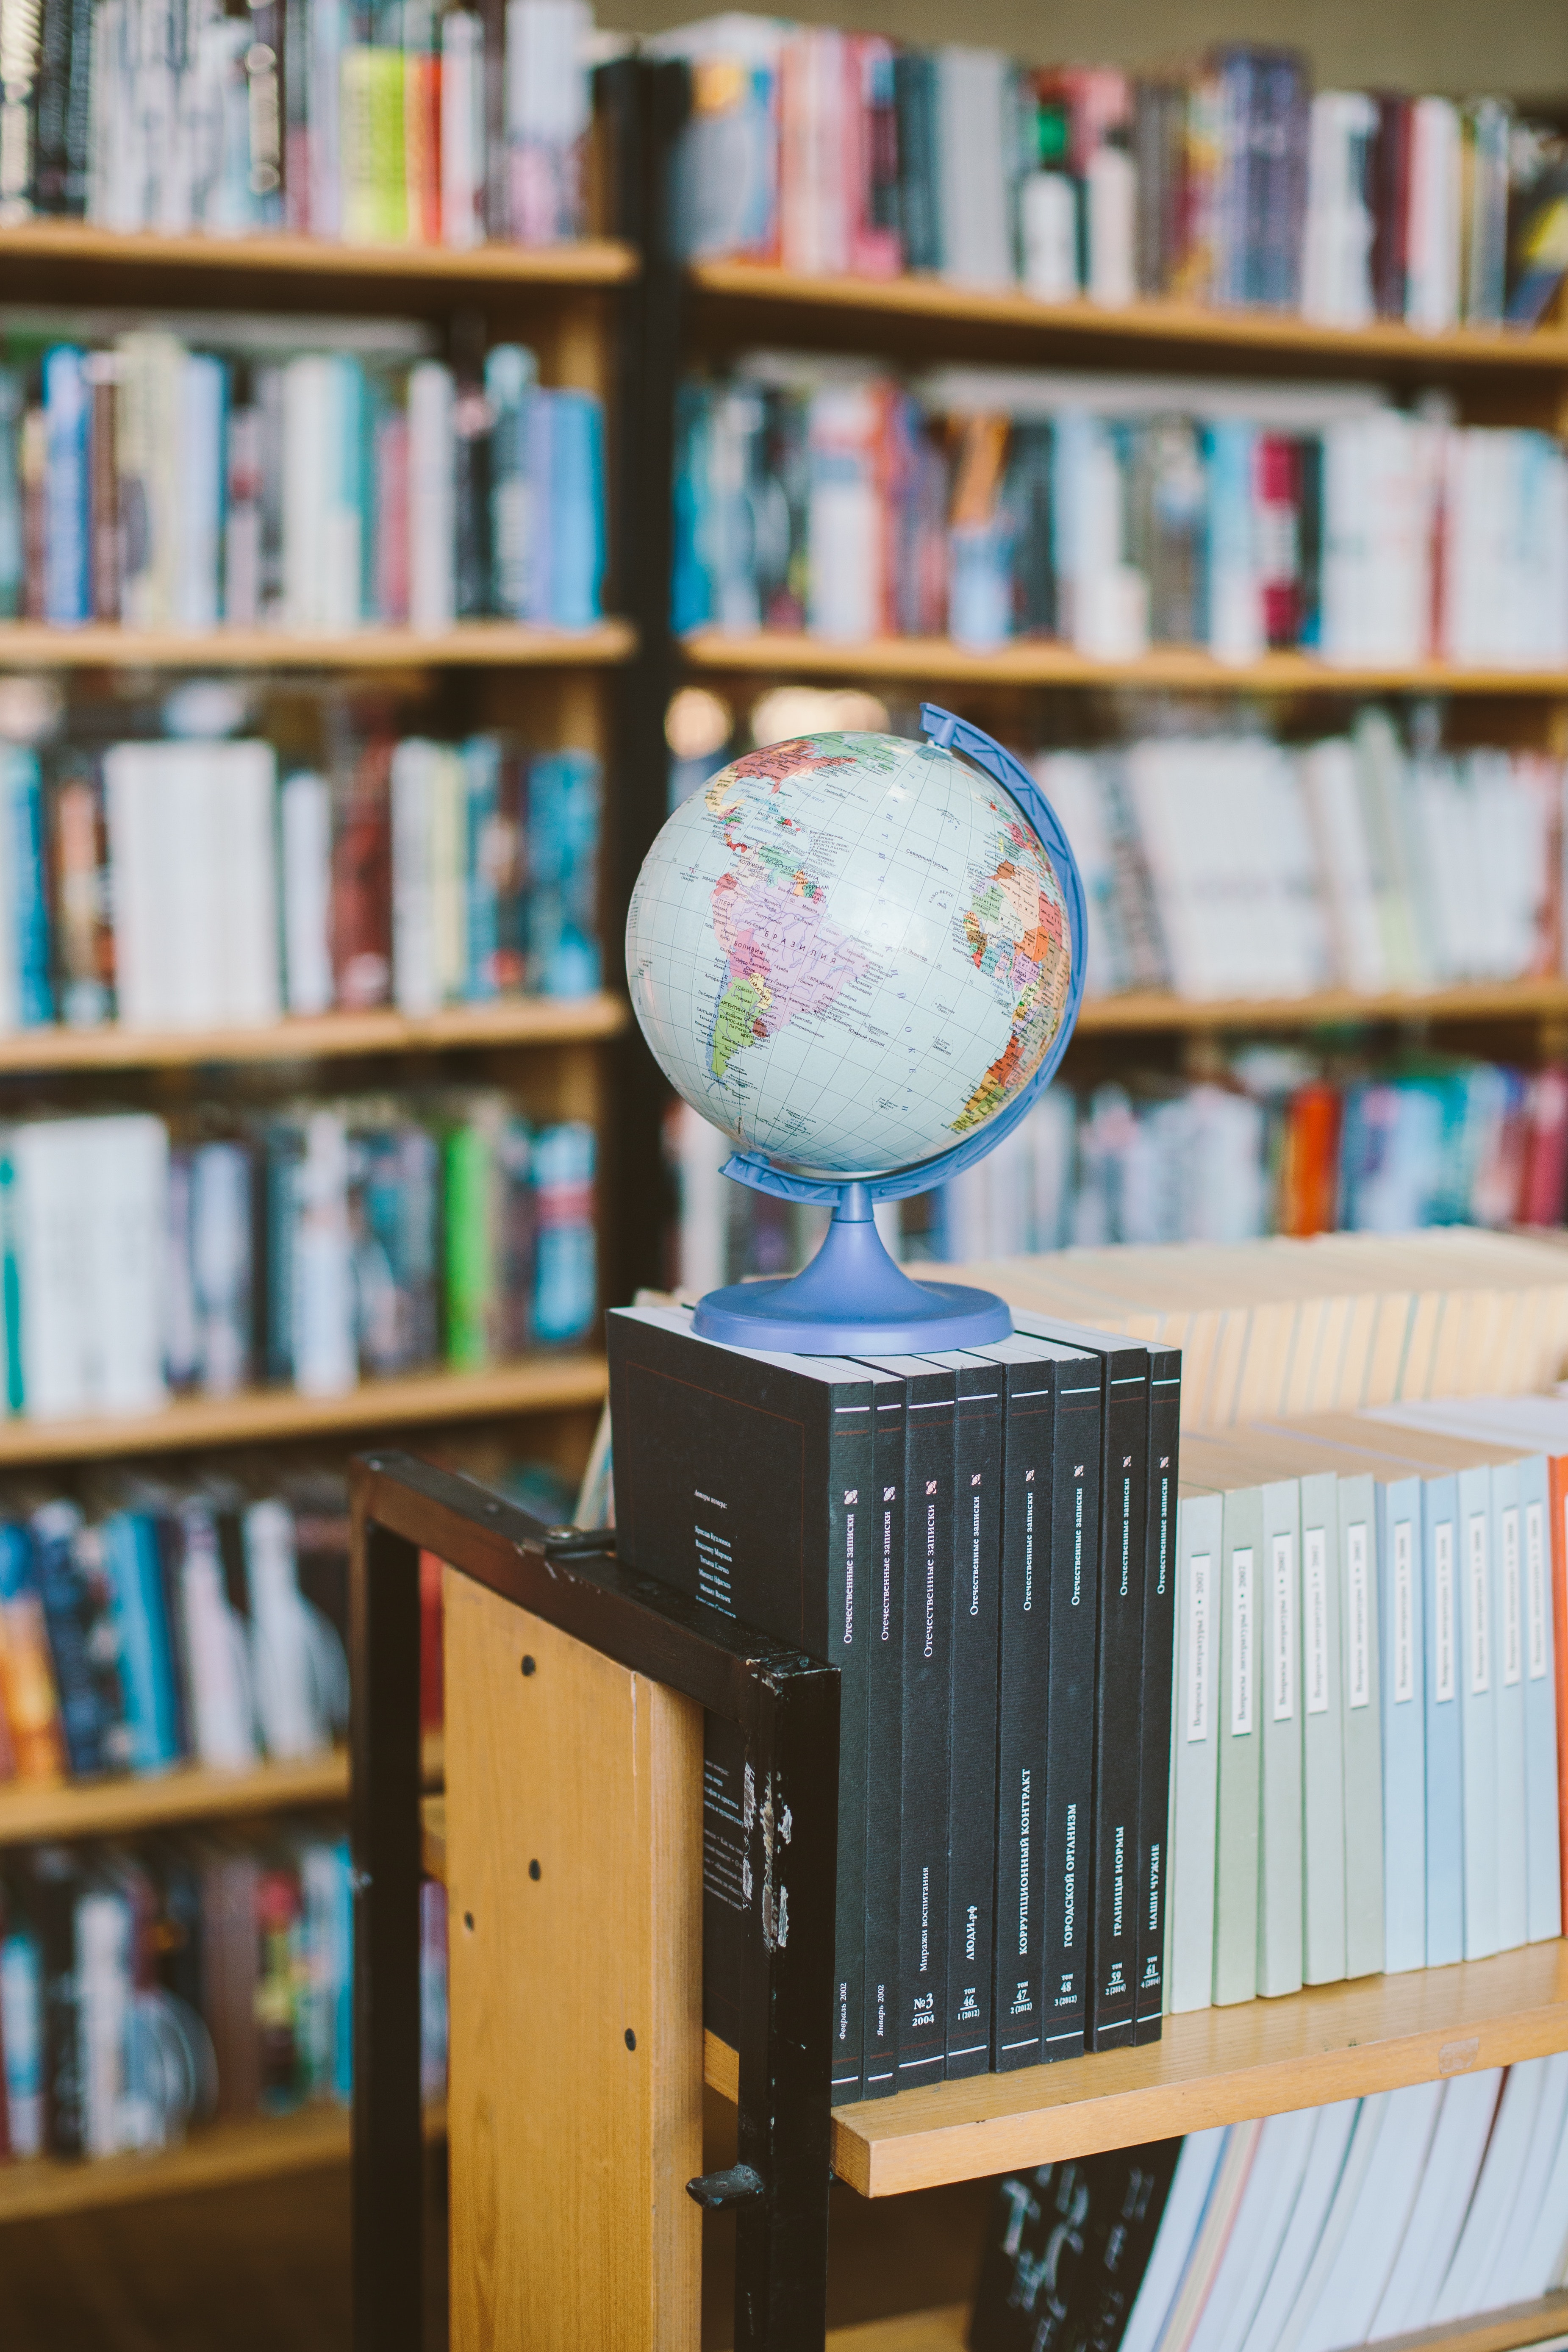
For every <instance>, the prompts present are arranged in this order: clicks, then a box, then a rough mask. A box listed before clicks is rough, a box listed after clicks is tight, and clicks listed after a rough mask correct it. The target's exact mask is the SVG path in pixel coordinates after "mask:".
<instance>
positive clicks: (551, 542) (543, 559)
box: [523, 392, 560, 624]
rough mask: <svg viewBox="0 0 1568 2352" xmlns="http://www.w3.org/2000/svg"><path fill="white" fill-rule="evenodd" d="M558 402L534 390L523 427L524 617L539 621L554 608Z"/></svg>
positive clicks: (551, 395)
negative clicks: (525, 507) (526, 521)
mask: <svg viewBox="0 0 1568 2352" xmlns="http://www.w3.org/2000/svg"><path fill="white" fill-rule="evenodd" d="M559 404H560V394H558V393H553V392H541V393H536V394H535V395H534V397H533V398H532V399H531V401H530V402H529V404H528V413H527V417H526V421H525V425H524V428H523V429H524V435H525V439H526V443H527V450H528V512H529V521H530V526H531V528H530V531H529V541H528V555H527V562H526V572H527V588H526V592H525V595H524V609H523V618H524V619H525V620H528V621H532V622H535V623H540V624H542V623H547V622H549V621H551V620H552V619H553V618H554V611H555V592H554V586H553V574H554V569H555V563H554V558H555V495H554V493H555V478H554V461H553V458H552V449H553V446H554V441H555V419H556V414H557V410H558V407H559Z"/></svg>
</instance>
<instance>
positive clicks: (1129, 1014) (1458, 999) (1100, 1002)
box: [1075, 978, 1568, 1036]
mask: <svg viewBox="0 0 1568 2352" xmlns="http://www.w3.org/2000/svg"><path fill="white" fill-rule="evenodd" d="M1564 1012H1568V980H1560V979H1555V978H1552V979H1542V980H1509V981H1478V982H1474V983H1463V984H1459V985H1456V986H1454V987H1451V988H1432V989H1411V990H1396V989H1384V990H1380V991H1378V992H1376V993H1375V994H1369V995H1361V994H1358V993H1357V992H1356V991H1355V990H1353V989H1349V988H1333V989H1323V990H1321V991H1319V992H1318V993H1317V994H1315V995H1312V996H1278V997H1276V996H1270V997H1245V996H1237V997H1225V998H1203V997H1190V996H1171V995H1166V994H1165V993H1163V992H1154V991H1148V992H1145V991H1138V992H1129V993H1128V994H1126V995H1122V996H1091V997H1089V998H1087V999H1086V1000H1085V1002H1084V1003H1083V1004H1082V1006H1081V1007H1080V1008H1079V1016H1078V1030H1079V1031H1080V1032H1082V1033H1083V1034H1092V1035H1096V1036H1108V1035H1116V1034H1138V1033H1139V1032H1143V1033H1146V1034H1163V1033H1167V1032H1180V1031H1184V1030H1193V1029H1214V1030H1224V1029H1310V1028H1318V1027H1340V1026H1342V1025H1347V1024H1352V1023H1357V1022H1371V1021H1485V1020H1493V1019H1503V1020H1507V1019H1510V1018H1512V1019H1520V1018H1528V1017H1531V1016H1534V1015H1539V1014H1543V1013H1564ZM1075 1034H1076V1033H1075Z"/></svg>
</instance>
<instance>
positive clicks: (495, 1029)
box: [0, 991, 631, 1076]
mask: <svg viewBox="0 0 1568 2352" xmlns="http://www.w3.org/2000/svg"><path fill="white" fill-rule="evenodd" d="M630 1018H631V1012H630V1007H629V1006H628V1005H627V1004H626V1002H625V1000H624V999H623V998H621V997H618V996H613V995H611V994H610V993H609V992H607V991H602V992H600V993H599V994H597V995H595V996H583V997H552V996H514V997H500V998H497V999H495V1000H493V1001H492V1002H490V1003H484V1004H462V1005H453V1006H451V1007H449V1008H448V1009H447V1010H446V1011H445V1012H441V1013H427V1014H418V1015H416V1014H411V1013H396V1012H392V1011H387V1012H375V1013H319V1014H315V1015H310V1016H306V1015H298V1016H296V1017H294V1018H292V1019H289V1020H284V1021H279V1022H274V1023H270V1024H268V1025H267V1026H265V1027H263V1028H257V1029H156V1030H153V1029H132V1028H126V1027H122V1026H121V1024H119V1023H117V1022H108V1023H105V1024H104V1025H103V1026H102V1027H101V1028H96V1029H68V1028H66V1027H64V1026H62V1025H60V1024H50V1025H48V1026H47V1027H40V1028H37V1029H13V1030H9V1031H7V1032H5V1033H4V1034H0V1076H5V1075H9V1074H11V1073H13V1072H18V1071H20V1072H32V1071H53V1070H132V1069H178V1068H185V1067H188V1066H193V1065H195V1064H199V1063H226V1062H236V1063H238V1062H310V1061H335V1060H341V1059H342V1058H343V1057H345V1056H348V1055H358V1054H366V1055H369V1054H432V1053H435V1054H438V1053H446V1052H449V1051H451V1050H453V1049H456V1048H463V1049H465V1050H467V1049H470V1048H473V1049H483V1048H484V1047H487V1046H508V1045H575V1044H580V1043H592V1042H594V1041H595V1040H597V1039H600V1038H608V1037H618V1036H619V1035H620V1034H622V1032H623V1031H624V1030H625V1029H626V1025H627V1023H628V1022H629V1020H630Z"/></svg>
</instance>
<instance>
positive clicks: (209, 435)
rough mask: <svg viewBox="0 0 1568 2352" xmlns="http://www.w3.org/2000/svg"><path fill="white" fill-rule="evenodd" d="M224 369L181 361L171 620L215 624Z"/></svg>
mask: <svg viewBox="0 0 1568 2352" xmlns="http://www.w3.org/2000/svg"><path fill="white" fill-rule="evenodd" d="M226 381H227V379H226V371H225V368H224V364H223V362H222V361H221V360H217V359H214V358H212V357H211V356H210V355H209V354H208V353H206V352H187V353H186V354H185V356H184V359H183V361H182V362H181V363H180V373H179V401H180V451H181V465H180V470H179V477H178V478H179V504H178V509H177V521H176V529H177V532H178V546H177V551H176V556H175V567H176V568H175V583H174V625H175V627H176V628H181V629H216V626H217V622H218V593H219V582H220V579H221V577H222V548H223V506H224V432H225V426H226V421H227V418H226V407H227V403H226Z"/></svg>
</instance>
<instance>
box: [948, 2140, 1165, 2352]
mask: <svg viewBox="0 0 1568 2352" xmlns="http://www.w3.org/2000/svg"><path fill="white" fill-rule="evenodd" d="M1181 2152H1182V2142H1181V2141H1180V2140H1179V2139H1162V2140H1153V2141H1151V2142H1149V2143H1148V2144H1147V2145H1145V2146H1144V2147H1119V2148H1113V2149H1111V2150H1110V2151H1109V2152H1108V2153H1107V2154H1105V2155H1103V2156H1090V2157H1079V2158H1071V2159H1069V2160H1068V2162H1067V2163H1066V2164H1042V2165H1040V2166H1039V2167H1038V2168H1037V2169H1036V2170H1035V2171H1033V2172H1030V2173H1010V2174H1008V2175H1007V2176H1006V2177H1005V2179H1002V2180H1000V2181H998V2183H997V2197H996V2204H995V2207H994V2212H993V2217H992V2221H991V2223H990V2226H989V2228H988V2230H987V2231H986V2238H985V2251H984V2254H983V2255H982V2257H981V2263H980V2278H979V2283H978V2284H977V2286H976V2288H975V2294H974V2311H973V2316H972V2318H971V2320H970V2323H969V2337H968V2342H969V2352H1116V2347H1118V2345H1120V2343H1121V2339H1122V2336H1124V2334H1125V2333H1126V2329H1127V2323H1128V2321H1129V2320H1130V2319H1131V2316H1132V2306H1133V2305H1134V2304H1135V2303H1136V2301H1137V2299H1138V2290H1139V2288H1140V2287H1141V2286H1142V2284H1143V2279H1144V2274H1145V2273H1146V2272H1147V2270H1148V2268H1149V2263H1150V2258H1151V2256H1152V2253H1153V2251H1154V2241H1155V2239H1156V2238H1157V2237H1158V2236H1159V2233H1160V2223H1161V2221H1162V2220H1163V2217H1164V2211H1165V2203H1166V2200H1167V2199H1168V2197H1169V2196H1170V2193H1171V2182H1172V2179H1173V2176H1174V2173H1175V2169H1176V2161H1177V2158H1179V2157H1180V2155H1181Z"/></svg>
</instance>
